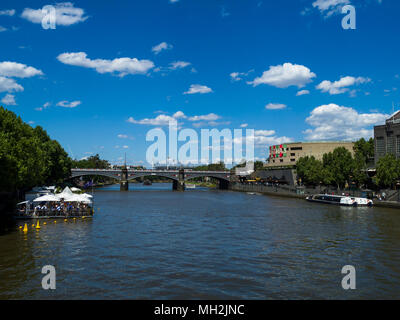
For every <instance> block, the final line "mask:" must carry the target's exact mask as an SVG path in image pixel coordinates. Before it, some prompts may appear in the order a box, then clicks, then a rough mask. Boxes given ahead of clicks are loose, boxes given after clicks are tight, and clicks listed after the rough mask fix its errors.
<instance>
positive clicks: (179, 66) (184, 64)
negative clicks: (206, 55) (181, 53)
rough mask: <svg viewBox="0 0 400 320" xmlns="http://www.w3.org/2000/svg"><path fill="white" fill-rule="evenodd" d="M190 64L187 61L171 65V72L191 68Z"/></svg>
mask: <svg viewBox="0 0 400 320" xmlns="http://www.w3.org/2000/svg"><path fill="white" fill-rule="evenodd" d="M190 64H191V63H190V62H186V61H175V62H171V63H170V67H169V68H170V69H171V70H176V69H183V68H186V67H187V66H190Z"/></svg>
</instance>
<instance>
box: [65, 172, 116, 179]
mask: <svg viewBox="0 0 400 320" xmlns="http://www.w3.org/2000/svg"><path fill="white" fill-rule="evenodd" d="M85 176H102V177H107V178H112V179H115V180H121V176H120V175H119V174H113V173H107V172H82V173H78V172H73V173H72V175H71V177H70V179H74V178H80V177H85Z"/></svg>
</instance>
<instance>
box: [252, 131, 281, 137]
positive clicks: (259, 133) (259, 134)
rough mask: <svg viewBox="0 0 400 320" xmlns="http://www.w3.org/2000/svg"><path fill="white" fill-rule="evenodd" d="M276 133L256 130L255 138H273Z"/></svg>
mask: <svg viewBox="0 0 400 320" xmlns="http://www.w3.org/2000/svg"><path fill="white" fill-rule="evenodd" d="M275 133H276V132H275V130H255V131H254V135H255V136H265V137H268V136H272V135H274V134H275Z"/></svg>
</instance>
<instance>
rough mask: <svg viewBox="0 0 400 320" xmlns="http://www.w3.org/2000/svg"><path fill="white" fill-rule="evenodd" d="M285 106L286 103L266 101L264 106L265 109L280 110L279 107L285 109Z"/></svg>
mask: <svg viewBox="0 0 400 320" xmlns="http://www.w3.org/2000/svg"><path fill="white" fill-rule="evenodd" d="M286 107H287V106H286V104H282V103H268V104H267V105H266V106H265V109H267V110H281V109H285V108H286Z"/></svg>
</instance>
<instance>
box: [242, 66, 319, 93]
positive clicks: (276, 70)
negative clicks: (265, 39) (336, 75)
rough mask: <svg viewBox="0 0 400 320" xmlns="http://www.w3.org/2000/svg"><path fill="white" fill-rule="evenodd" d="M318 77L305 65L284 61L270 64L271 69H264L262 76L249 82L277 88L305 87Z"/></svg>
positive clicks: (254, 84)
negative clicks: (274, 64)
mask: <svg viewBox="0 0 400 320" xmlns="http://www.w3.org/2000/svg"><path fill="white" fill-rule="evenodd" d="M314 77H316V74H315V73H313V72H311V70H310V69H309V68H307V67H305V66H303V65H298V64H292V63H284V64H283V65H277V66H270V68H269V70H267V71H264V73H263V74H262V76H261V77H258V78H255V79H254V80H253V81H250V82H248V84H252V85H253V86H254V87H255V86H258V85H260V84H268V85H270V86H274V87H277V88H287V87H290V86H296V87H298V88H302V87H304V86H305V85H306V84H307V83H309V82H311V81H312V79H313V78H314Z"/></svg>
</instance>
